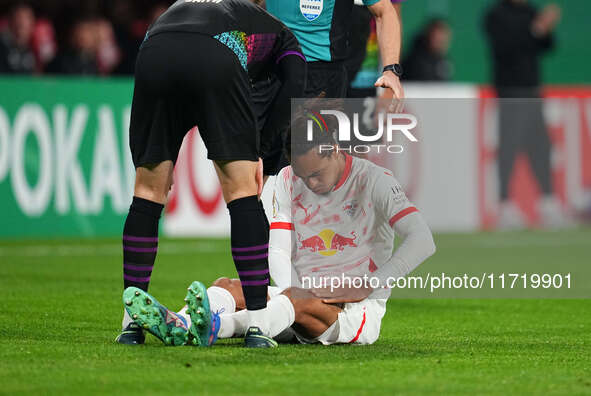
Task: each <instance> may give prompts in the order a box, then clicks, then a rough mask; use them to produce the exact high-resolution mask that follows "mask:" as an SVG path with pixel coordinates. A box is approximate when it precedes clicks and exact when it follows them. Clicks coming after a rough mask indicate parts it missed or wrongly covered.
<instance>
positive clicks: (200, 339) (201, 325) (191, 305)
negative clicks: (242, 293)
mask: <svg viewBox="0 0 591 396" xmlns="http://www.w3.org/2000/svg"><path fill="white" fill-rule="evenodd" d="M185 303H187V313H188V314H189V315H190V316H191V327H190V328H189V333H190V335H189V344H190V345H195V346H211V345H213V344H214V343H215V342H216V341H217V339H218V332H219V330H220V315H219V314H220V313H221V312H211V307H210V306H209V298H208V296H207V288H206V287H205V285H204V284H203V283H201V282H198V281H195V282H193V283H191V285H190V286H189V287H188V288H187V297H186V298H185Z"/></svg>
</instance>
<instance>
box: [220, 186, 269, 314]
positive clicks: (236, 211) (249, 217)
mask: <svg viewBox="0 0 591 396" xmlns="http://www.w3.org/2000/svg"><path fill="white" fill-rule="evenodd" d="M228 210H229V211H230V223H231V231H230V233H231V244H232V257H233V258H234V264H235V265H236V271H238V276H239V277H240V282H241V283H242V291H243V292H244V299H245V300H246V308H247V309H248V310H257V309H262V308H265V307H266V306H267V286H268V285H269V262H268V259H267V258H268V255H269V253H268V251H269V225H268V221H267V217H266V216H265V211H264V209H263V205H262V203H261V202H260V201H259V199H258V197H257V196H256V195H253V196H250V197H245V198H240V199H236V200H234V201H232V202H230V203H229V204H228Z"/></svg>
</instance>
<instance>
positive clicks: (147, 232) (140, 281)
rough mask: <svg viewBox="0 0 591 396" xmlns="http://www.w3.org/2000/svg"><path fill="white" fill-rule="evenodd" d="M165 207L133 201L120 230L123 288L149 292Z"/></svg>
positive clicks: (136, 198) (134, 198)
mask: <svg viewBox="0 0 591 396" xmlns="http://www.w3.org/2000/svg"><path fill="white" fill-rule="evenodd" d="M163 208H164V205H162V204H159V203H156V202H152V201H148V200H146V199H143V198H138V197H133V201H132V203H131V206H130V207H129V214H128V215H127V220H126V221H125V227H124V228H123V287H124V288H125V289H126V288H128V287H130V286H135V287H137V288H139V289H142V290H144V291H147V290H148V285H149V283H150V277H151V276H152V268H153V267H154V261H155V260H156V252H157V251H158V221H159V220H160V215H161V214H162V209H163Z"/></svg>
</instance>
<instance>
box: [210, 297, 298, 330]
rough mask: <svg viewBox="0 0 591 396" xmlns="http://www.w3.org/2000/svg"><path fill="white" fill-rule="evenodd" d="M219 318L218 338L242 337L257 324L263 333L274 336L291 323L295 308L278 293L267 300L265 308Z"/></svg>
mask: <svg viewBox="0 0 591 396" xmlns="http://www.w3.org/2000/svg"><path fill="white" fill-rule="evenodd" d="M253 313H254V315H253ZM253 318H254V319H255V320H256V321H253ZM220 319H221V324H220V332H219V333H218V337H219V338H230V337H242V336H244V334H245V333H246V330H248V328H249V327H250V326H257V327H259V328H260V329H261V331H262V332H263V333H264V334H265V335H267V336H269V337H275V336H276V335H278V334H279V333H281V332H282V331H283V330H285V329H287V328H288V327H290V326H291V325H292V324H293V322H294V320H295V310H294V308H293V304H292V303H291V301H290V299H289V298H288V297H287V296H285V295H283V294H280V295H278V296H275V297H273V298H272V299H271V300H269V302H268V303H267V308H265V309H259V310H256V311H247V310H244V311H239V312H235V313H232V314H228V315H226V314H223V315H220Z"/></svg>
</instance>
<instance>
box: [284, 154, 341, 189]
mask: <svg viewBox="0 0 591 396" xmlns="http://www.w3.org/2000/svg"><path fill="white" fill-rule="evenodd" d="M339 158H340V154H338V153H336V152H331V154H330V155H329V156H324V157H323V156H321V155H319V154H318V151H317V150H310V151H308V152H307V153H306V154H304V155H300V156H297V157H294V158H292V161H291V167H292V169H293V173H294V174H295V175H296V176H298V177H299V178H301V179H302V180H303V182H304V183H305V184H306V187H308V188H309V189H310V190H311V191H312V192H313V193H314V194H320V195H324V194H328V193H329V192H331V191H332V189H333V188H334V186H335V185H336V184H337V183H338V180H339V169H340V168H339Z"/></svg>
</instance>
